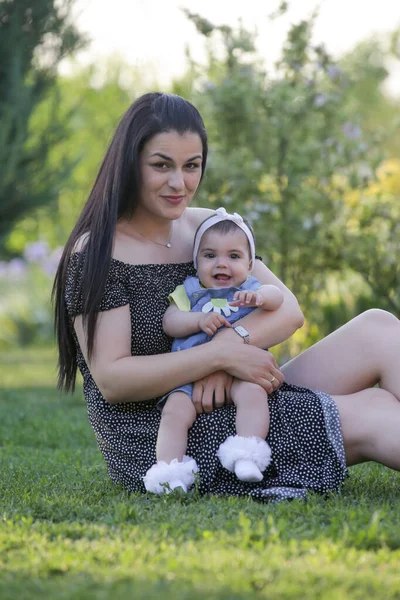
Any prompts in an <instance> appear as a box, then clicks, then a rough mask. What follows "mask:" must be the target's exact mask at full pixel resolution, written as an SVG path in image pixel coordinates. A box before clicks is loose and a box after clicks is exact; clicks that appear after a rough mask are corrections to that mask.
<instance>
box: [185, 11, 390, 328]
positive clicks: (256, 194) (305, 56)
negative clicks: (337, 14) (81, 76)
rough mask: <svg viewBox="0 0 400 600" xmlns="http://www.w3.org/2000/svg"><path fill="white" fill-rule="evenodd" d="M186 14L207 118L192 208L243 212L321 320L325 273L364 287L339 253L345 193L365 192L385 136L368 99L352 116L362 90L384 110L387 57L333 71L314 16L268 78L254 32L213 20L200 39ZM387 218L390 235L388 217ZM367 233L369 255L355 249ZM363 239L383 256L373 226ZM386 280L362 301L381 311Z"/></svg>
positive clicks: (194, 76) (196, 84)
mask: <svg viewBox="0 0 400 600" xmlns="http://www.w3.org/2000/svg"><path fill="white" fill-rule="evenodd" d="M282 10H285V7H282ZM188 16H189V17H190V18H191V20H192V21H193V22H194V24H195V25H196V27H197V29H198V31H199V33H201V34H203V35H204V36H205V41H204V43H205V45H206V47H207V52H208V62H207V64H206V66H205V67H204V68H202V67H200V66H199V65H197V64H195V63H194V62H193V61H192V60H191V59H190V57H189V60H191V62H190V66H189V72H190V73H191V81H192V84H193V92H192V98H193V100H194V102H195V103H196V104H197V105H198V106H200V108H201V111H202V113H203V114H204V116H205V120H206V125H207V128H208V131H209V133H210V146H211V152H210V165H209V170H208V174H207V177H206V181H205V188H206V189H205V191H203V194H202V195H201V196H200V198H199V203H201V204H208V205H209V206H211V207H216V206H218V205H221V204H222V205H224V206H225V207H226V208H227V209H228V210H237V211H239V212H241V213H242V214H244V215H245V216H246V217H247V218H248V219H249V220H250V221H251V222H252V223H253V226H254V228H255V231H256V236H257V246H258V251H259V253H260V254H262V255H263V257H264V259H265V260H266V261H267V263H268V265H269V266H270V267H271V269H272V270H273V271H274V272H275V273H276V274H277V275H278V276H279V277H280V278H281V279H282V280H283V281H284V282H285V283H286V284H287V285H288V286H289V287H290V288H291V289H292V290H293V291H294V292H295V294H296V295H297V296H298V298H299V300H300V303H301V305H302V306H303V307H304V308H305V309H312V310H313V322H315V321H317V322H319V323H322V320H323V315H322V311H321V309H319V308H317V302H318V298H319V296H320V295H321V291H323V290H326V282H327V278H328V277H329V275H330V274H332V273H337V274H340V273H341V272H343V271H344V270H345V269H346V268H347V267H349V266H350V267H351V268H352V269H354V271H355V272H360V273H361V274H362V275H363V276H364V277H365V281H366V282H367V283H368V285H369V286H370V283H371V281H370V278H369V277H366V276H365V272H364V270H362V269H360V268H359V266H357V263H356V261H355V260H350V254H349V252H347V251H346V243H347V242H348V237H349V236H348V231H347V221H348V220H349V219H350V215H349V205H348V204H346V202H345V195H346V194H347V193H349V192H350V191H351V190H357V191H358V192H359V193H361V191H362V190H363V189H364V188H365V186H366V185H367V184H368V182H369V181H370V180H373V179H374V178H375V173H376V169H377V167H378V166H379V164H380V163H381V161H382V159H383V157H384V151H383V149H384V141H385V140H384V137H383V135H382V134H381V133H379V132H377V131H376V130H372V129H371V127H370V121H369V120H368V119H367V115H370V114H371V111H370V110H369V109H368V99H366V100H365V102H364V107H365V110H364V112H363V111H360V110H359V101H360V96H361V90H363V89H364V90H365V86H366V85H367V84H368V86H369V89H370V90H373V92H374V106H378V105H379V102H381V103H382V105H383V104H385V102H386V101H385V100H384V99H383V97H382V94H381V92H380V89H379V88H380V85H381V83H382V80H383V79H384V78H385V77H386V75H387V72H386V71H385V69H384V66H383V62H384V54H383V53H381V54H379V53H378V52H376V51H374V47H375V46H374V44H371V45H368V44H365V47H364V50H365V49H366V48H368V49H369V51H370V56H369V55H367V54H366V51H364V52H361V50H360V51H359V52H358V53H356V54H355V56H354V57H353V62H351V61H350V60H349V59H347V60H344V61H343V64H340V65H338V64H336V63H335V62H334V61H333V59H332V58H331V57H330V56H329V54H328V53H327V51H326V49H325V48H324V47H323V46H315V45H314V44H313V42H312V30H313V22H314V19H315V18H316V17H315V16H314V17H312V18H311V19H310V20H309V21H301V22H299V23H297V24H294V25H293V26H292V27H291V28H290V30H289V32H288V36H287V40H286V42H285V44H284V46H283V49H282V54H281V58H280V60H279V61H278V62H277V65H276V71H275V73H273V74H268V73H266V72H265V69H264V67H263V65H262V64H261V62H260V60H259V58H258V56H257V54H256V53H255V50H254V39H253V36H252V35H251V34H250V33H248V32H247V33H246V32H243V29H242V28H241V27H239V28H238V29H237V30H235V29H232V28H228V27H225V26H218V27H217V26H214V25H212V24H210V23H209V22H207V31H206V32H205V31H204V23H203V22H202V20H201V19H200V18H199V17H198V16H197V15H193V14H189V15H188ZM221 46H222V56H221ZM368 61H369V62H368ZM363 62H364V63H366V64H364V65H363V68H359V67H360V65H361V64H362V63H363ZM368 98H371V94H369V96H368ZM394 110H395V109H394V105H393V111H394ZM374 114H377V113H376V112H375V113H374ZM396 114H397V116H400V110H399V107H397V113H396ZM384 124H385V125H387V121H386V122H385V123H384ZM204 192H205V193H204ZM353 208H354V207H352V208H351V211H353ZM353 212H354V211H353ZM344 214H346V215H347V221H346V219H344ZM351 216H352V217H353V218H355V213H354V214H353V213H352V215H351ZM388 219H389V220H390V221H391V223H392V225H393V227H394V226H395V223H396V222H397V216H396V214H395V212H393V211H392V212H390V211H389V213H388ZM366 233H368V242H367V248H366V247H365V243H364V244H362V243H361V240H365V234H366ZM359 242H360V244H359V247H358V248H357V254H358V255H362V253H363V252H365V251H366V250H367V249H368V250H369V251H370V248H371V247H373V246H374V244H376V245H377V246H378V247H379V252H380V253H381V254H382V255H384V256H385V257H387V255H388V247H387V246H386V245H385V244H384V243H382V240H380V239H379V238H378V236H375V235H374V236H372V235H371V230H370V229H368V232H367V230H366V229H362V228H360V236H359ZM355 246H356V240H355V238H354V237H353V244H352V248H353V249H354V248H355ZM381 263H382V261H381ZM381 263H380V264H381ZM339 277H340V275H339ZM382 279H383V277H381V279H380V280H379V286H370V287H369V294H370V296H371V298H373V299H374V301H375V304H377V305H379V306H381V307H382V308H388V302H387V294H388V293H389V294H390V295H392V296H393V295H395V294H396V293H397V288H395V287H393V278H392V279H391V280H390V279H386V280H385V282H386V288H385V287H384V286H383V281H382ZM387 286H390V291H389V292H388V289H387ZM379 290H381V292H379ZM391 308H392V309H393V306H391Z"/></svg>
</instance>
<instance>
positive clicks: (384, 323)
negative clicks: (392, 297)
mask: <svg viewBox="0 0 400 600" xmlns="http://www.w3.org/2000/svg"><path fill="white" fill-rule="evenodd" d="M357 320H359V322H360V323H362V325H363V326H364V327H367V328H368V329H376V330H377V331H382V330H386V329H390V330H392V329H394V330H395V331H396V330H400V321H399V319H398V318H397V317H396V316H395V315H394V314H392V313H391V312H389V311H387V310H382V309H380V308H371V309H369V310H366V311H365V312H363V313H361V315H359V316H358V317H357Z"/></svg>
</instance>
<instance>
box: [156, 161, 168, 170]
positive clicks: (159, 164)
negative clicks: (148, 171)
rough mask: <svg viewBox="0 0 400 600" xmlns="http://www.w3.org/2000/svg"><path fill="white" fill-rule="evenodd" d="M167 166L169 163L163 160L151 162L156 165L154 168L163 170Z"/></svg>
mask: <svg viewBox="0 0 400 600" xmlns="http://www.w3.org/2000/svg"><path fill="white" fill-rule="evenodd" d="M168 166H169V165H167V163H165V162H158V163H153V167H156V169H163V170H165V169H168Z"/></svg>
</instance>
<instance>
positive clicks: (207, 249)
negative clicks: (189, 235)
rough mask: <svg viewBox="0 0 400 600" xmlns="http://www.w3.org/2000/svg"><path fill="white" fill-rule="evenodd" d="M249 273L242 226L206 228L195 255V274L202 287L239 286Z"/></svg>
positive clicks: (249, 268)
mask: <svg viewBox="0 0 400 600" xmlns="http://www.w3.org/2000/svg"><path fill="white" fill-rule="evenodd" d="M250 274H251V260H250V252H249V242H248V240H247V237H246V234H245V233H244V232H243V231H242V230H241V229H239V228H237V229H236V230H235V231H231V232H229V233H224V234H221V232H219V231H213V230H212V229H210V230H209V231H206V233H205V234H204V235H203V237H202V239H201V242H200V247H199V253H198V255H197V276H198V278H199V279H200V281H201V283H202V284H203V285H204V287H206V288H228V287H239V286H241V285H242V283H244V282H245V281H246V279H247V278H248V277H249V275H250Z"/></svg>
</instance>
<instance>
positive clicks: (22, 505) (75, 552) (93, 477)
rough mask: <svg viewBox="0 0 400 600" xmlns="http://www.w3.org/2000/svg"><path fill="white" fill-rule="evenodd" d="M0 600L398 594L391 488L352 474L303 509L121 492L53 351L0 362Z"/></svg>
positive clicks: (376, 469)
mask: <svg viewBox="0 0 400 600" xmlns="http://www.w3.org/2000/svg"><path fill="white" fill-rule="evenodd" d="M0 382H1V383H0V386H1V387H0V411H1V414H2V419H1V420H0V440H1V446H2V451H1V454H0V469H1V473H2V477H1V480H0V498H1V518H0V597H1V598H2V600H3V599H4V600H8V599H10V600H11V599H14V598H32V599H36V598H37V599H39V598H40V599H44V598H48V599H51V600H54V599H63V598H64V599H65V600H67V599H68V600H70V599H72V598H73V599H75V598H76V599H78V598H79V600H99V599H100V598H101V599H108V598H121V599H124V598H126V599H128V598H129V599H131V598H133V597H134V598H143V599H146V600H147V599H148V598H159V597H163V598H166V600H169V599H171V600H172V599H174V600H175V599H182V600H183V599H185V600H186V599H189V598H196V599H197V598H198V599H199V600H200V598H205V597H206V598H211V599H215V600H222V599H226V600H228V599H229V600H231V599H234V598H237V599H240V600H244V599H246V600H247V599H249V598H272V599H276V600H278V599H282V598H293V599H297V598H300V597H307V598H311V599H317V598H318V599H320V598H322V599H331V598H339V597H340V598H344V599H348V600H350V599H351V600H354V599H360V600H363V599H364V598H376V599H379V600H380V599H381V598H385V599H386V598H388V599H393V600H394V599H395V598H398V596H399V594H400V582H399V578H398V564H399V560H400V517H399V515H400V511H399V508H400V506H399V498H400V479H399V474H398V473H394V472H393V471H389V470H388V469H386V468H384V467H382V466H379V465H362V466H359V467H355V468H353V469H352V471H351V477H350V478H349V479H348V480H347V482H346V484H345V486H344V489H343V492H342V493H341V494H338V495H332V496H330V497H328V498H322V497H320V496H316V495H311V496H310V497H309V498H308V500H307V501H306V502H304V501H293V502H290V503H289V502H287V503H282V504H278V505H277V504H259V503H256V502H253V501H251V500H249V499H246V498H242V499H239V498H212V497H199V496H198V495H197V494H196V492H195V493H194V494H189V495H187V496H185V497H183V498H182V497H181V496H179V495H175V494H172V495H171V496H169V497H166V498H164V497H151V496H145V495H143V496H142V495H136V494H134V495H129V494H128V493H127V492H126V491H125V490H123V489H122V488H121V487H118V486H114V485H112V484H111V482H110V481H109V479H108V476H107V473H106V469H105V465H104V463H103V460H102V458H101V456H100V453H99V451H98V449H97V447H96V443H95V439H94V435H93V432H92V430H91V428H90V426H89V423H88V420H87V414H86V407H85V405H84V401H83V399H82V398H81V395H80V393H79V392H76V393H75V395H74V396H69V397H68V398H67V397H62V396H60V395H59V394H58V393H56V392H55V391H54V390H55V356H54V351H53V350H52V349H47V350H46V349H42V350H41V351H40V352H39V351H38V350H37V349H32V350H31V351H28V350H25V351H23V352H22V351H20V350H19V351H14V352H7V353H3V354H0Z"/></svg>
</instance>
